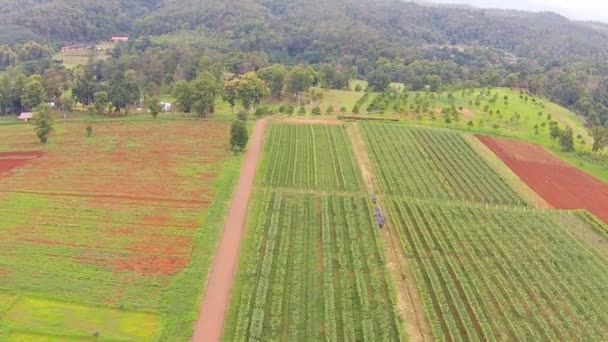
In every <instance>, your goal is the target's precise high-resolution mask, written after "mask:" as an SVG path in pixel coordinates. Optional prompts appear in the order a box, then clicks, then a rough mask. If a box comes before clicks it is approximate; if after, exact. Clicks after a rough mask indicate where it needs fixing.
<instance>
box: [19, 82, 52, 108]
mask: <svg viewBox="0 0 608 342" xmlns="http://www.w3.org/2000/svg"><path fill="white" fill-rule="evenodd" d="M45 101H46V91H45V90H44V86H43V85H42V80H41V78H40V76H38V75H36V76H31V77H30V78H28V80H27V83H25V87H24V88H23V95H22V96H21V103H22V104H23V106H24V107H25V108H27V109H33V108H36V107H38V106H39V105H41V104H42V103H43V102H45Z"/></svg>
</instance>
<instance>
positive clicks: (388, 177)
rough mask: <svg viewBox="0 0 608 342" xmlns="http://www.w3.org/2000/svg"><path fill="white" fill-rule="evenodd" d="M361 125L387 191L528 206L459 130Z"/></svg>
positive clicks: (429, 197) (379, 177) (375, 168)
mask: <svg viewBox="0 0 608 342" xmlns="http://www.w3.org/2000/svg"><path fill="white" fill-rule="evenodd" d="M361 127H362V134H363V137H364V140H365V142H366V145H367V149H368V151H369V154H370V159H371V161H372V164H373V167H374V171H375V173H376V177H377V178H378V180H379V181H378V183H379V185H380V187H381V189H382V191H383V192H384V193H385V194H389V195H404V196H408V197H416V198H425V199H438V200H466V201H475V202H484V203H494V204H518V205H525V203H524V201H523V200H522V199H521V198H520V197H519V196H518V195H517V193H516V192H515V191H513V190H512V189H511V188H510V187H509V186H508V185H507V182H506V181H505V179H503V178H502V177H501V176H500V175H499V174H497V173H496V172H495V171H493V170H492V168H491V167H490V166H489V165H488V164H487V163H486V162H485V161H484V160H483V159H482V158H481V157H480V156H479V155H478V154H477V153H476V152H475V151H474V150H473V148H472V147H471V146H470V145H469V143H468V142H467V141H466V140H465V139H464V138H463V137H462V136H461V135H460V134H458V133H456V132H450V131H445V130H438V129H429V128H420V127H411V126H400V125H391V124H373V123H366V124H363V125H361Z"/></svg>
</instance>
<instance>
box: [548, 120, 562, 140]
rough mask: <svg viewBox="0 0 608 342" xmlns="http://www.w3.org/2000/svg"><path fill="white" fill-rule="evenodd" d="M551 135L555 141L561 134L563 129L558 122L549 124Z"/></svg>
mask: <svg viewBox="0 0 608 342" xmlns="http://www.w3.org/2000/svg"><path fill="white" fill-rule="evenodd" d="M549 135H550V136H551V140H553V142H554V143H555V140H556V139H558V138H559V137H560V136H561V129H560V128H559V126H558V125H557V123H553V122H552V123H551V124H550V125H549Z"/></svg>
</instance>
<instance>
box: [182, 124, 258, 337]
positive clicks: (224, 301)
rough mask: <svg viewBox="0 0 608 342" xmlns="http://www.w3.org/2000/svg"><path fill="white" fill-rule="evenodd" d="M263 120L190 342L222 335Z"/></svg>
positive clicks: (228, 219) (242, 176)
mask: <svg viewBox="0 0 608 342" xmlns="http://www.w3.org/2000/svg"><path fill="white" fill-rule="evenodd" d="M265 129H266V119H262V120H259V121H258V122H257V123H256V125H255V129H254V131H253V136H252V137H251V140H250V142H249V144H250V145H249V149H248V150H247V156H246V157H245V163H244V164H243V166H242V168H241V175H240V178H239V182H238V184H237V186H236V189H235V190H234V194H233V197H232V202H231V203H230V208H229V212H228V217H227V218H226V222H225V223H224V232H223V234H222V238H221V240H220V244H219V247H218V250H217V252H216V257H215V261H214V262H213V266H212V267H211V271H210V274H209V279H208V281H207V287H206V290H205V296H204V297H203V302H202V305H201V309H200V311H199V317H198V321H197V322H196V326H195V328H194V335H193V336H192V341H194V342H206V341H210V342H216V341H219V340H220V338H221V336H222V330H223V327H224V317H225V316H226V311H227V309H228V303H229V300H230V290H231V289H232V285H233V283H234V275H235V272H236V266H237V262H238V256H239V248H240V245H241V240H242V237H243V235H244V233H245V220H246V217H247V207H248V205H249V198H250V197H251V192H252V190H253V184H254V180H255V173H256V169H257V166H258V162H259V160H260V155H261V153H262V145H263V143H264V131H265Z"/></svg>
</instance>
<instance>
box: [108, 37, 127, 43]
mask: <svg viewBox="0 0 608 342" xmlns="http://www.w3.org/2000/svg"><path fill="white" fill-rule="evenodd" d="M111 41H112V43H118V42H128V41H129V37H120V36H115V37H112V39H111Z"/></svg>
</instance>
